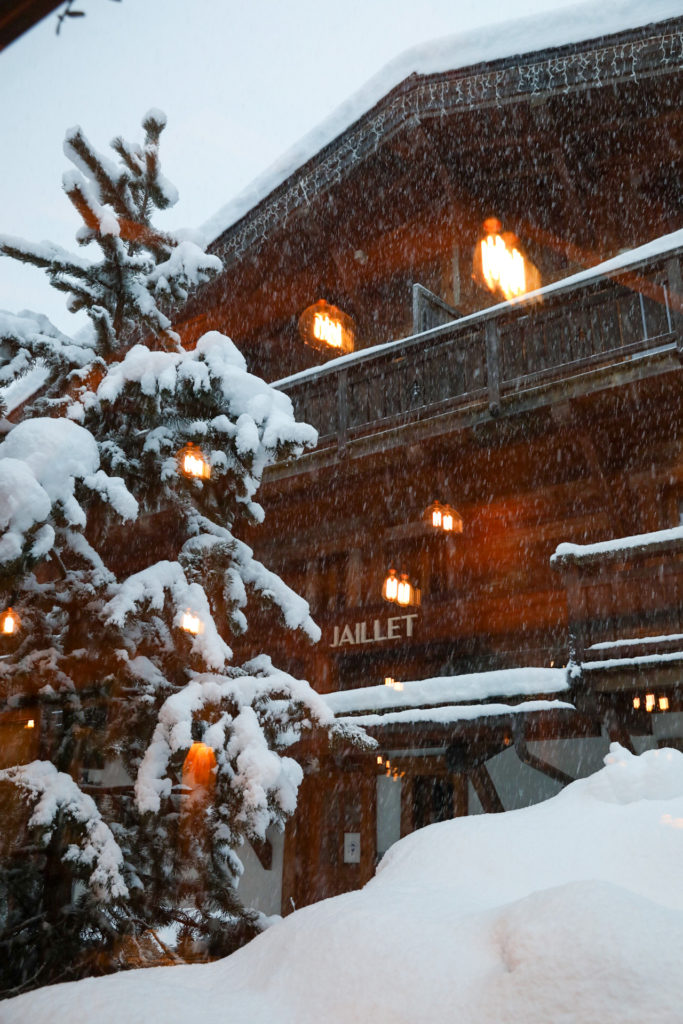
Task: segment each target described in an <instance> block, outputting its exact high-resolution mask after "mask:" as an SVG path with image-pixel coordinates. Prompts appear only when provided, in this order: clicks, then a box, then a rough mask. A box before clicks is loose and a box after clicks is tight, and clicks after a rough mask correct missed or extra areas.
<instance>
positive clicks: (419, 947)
mask: <svg viewBox="0 0 683 1024" xmlns="http://www.w3.org/2000/svg"><path fill="white" fill-rule="evenodd" d="M606 760H607V764H606V767H605V768H604V769H602V771H600V772H598V773H597V774H596V775H593V776H591V777H590V778H588V779H583V780H580V781H578V782H575V783H573V784H572V785H571V786H569V787H568V788H567V789H566V790H564V791H563V792H562V793H560V794H559V795H558V796H556V797H554V798H553V799H552V800H549V801H547V802H546V803H544V804H538V805H536V806H535V807H530V808H528V809H525V810H520V811H511V812H507V813H505V814H498V815H482V816H477V817H471V818H460V819H457V820H455V821H450V822H444V823H442V824H439V825H432V826H431V827H429V828H426V829H422V830H421V831H419V832H416V833H414V834H413V835H411V836H408V837H407V838H406V839H404V840H402V841H401V842H399V843H397V844H396V845H395V846H394V847H393V848H392V849H391V850H390V852H389V853H388V854H387V855H386V857H385V858H384V860H383V861H382V863H381V865H380V869H379V871H378V873H377V876H376V877H375V878H374V879H373V880H372V881H371V882H370V883H369V885H367V886H366V887H365V889H363V890H362V891H360V892H352V893H347V894H346V895H344V896H338V897H336V898H335V899H330V900H326V901H324V902H323V903H318V904H316V905H315V906H312V907H308V908H306V909H304V910H300V911H298V912H297V913H295V914H293V915H291V916H290V917H288V918H287V919H286V920H284V921H282V922H281V923H277V924H276V925H274V926H273V927H272V928H270V929H269V930H268V931H267V932H266V933H265V934H264V935H262V936H260V937H259V938H257V939H256V940H255V941H254V942H252V943H251V944H250V945H248V946H247V947H245V948H244V949H242V950H240V951H239V952H238V953H236V954H234V955H233V956H231V957H228V958H227V959H225V960H222V961H219V962H217V963H213V964H208V965H201V966H193V967H174V968H158V969H156V970H147V971H134V972H129V973H126V974H119V975H115V976H112V977H108V978H102V979H93V980H87V981H83V982H78V983H75V984H68V985H61V986H57V987H51V988H45V989H41V990H38V991H37V992H34V993H30V994H28V995H25V996H21V997H19V998H17V999H14V1000H11V1001H8V1002H5V1003H3V1004H2V1006H1V1007H0V1018H2V1020H3V1022H4V1024H26V1022H27V1021H30V1022H31V1024H43V1022H45V1024H48V1022H50V1024H53V1022H62V1021H67V1020H68V1021H76V1022H78V1024H88V1022H90V1021H92V1022H97V1024H109V1022H114V1021H116V1022H126V1024H136V1022H145V1024H149V1022H150V1021H164V1024H174V1022H181V1021H182V1022H183V1024H185V1022H187V1021H188V1020H190V1021H192V1020H196V1019H201V1021H202V1024H213V1022H219V1021H220V1022H221V1024H223V1022H226V1021H229V1022H230V1024H266V1022H267V1024H314V1022H315V1024H322V1022H324V1024H360V1022H366V1021H368V1022H370V1021H371V1022H373V1024H427V1022H429V1024H432V1022H442V1021H443V1022H446V1021H449V1022H452V1021H457V1022H458V1024H501V1022H505V1024H636V1022H637V1024H680V1022H681V1020H683V970H681V962H682V957H683V754H681V753H680V752H678V751H675V750H658V751H649V752H647V753H645V754H643V755H641V756H640V757H634V756H633V755H631V754H629V753H628V752H627V751H625V750H623V748H621V747H618V746H617V745H613V747H612V749H611V752H610V755H608V757H607V759H606Z"/></svg>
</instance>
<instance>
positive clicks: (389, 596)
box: [382, 569, 398, 601]
mask: <svg viewBox="0 0 683 1024" xmlns="http://www.w3.org/2000/svg"><path fill="white" fill-rule="evenodd" d="M382 597H383V598H384V600H385V601H395V600H396V598H397V597H398V580H397V579H396V570H395V569H390V570H389V575H388V576H387V578H386V579H385V581H384V585H383V586H382Z"/></svg>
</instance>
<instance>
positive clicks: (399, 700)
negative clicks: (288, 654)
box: [323, 666, 569, 717]
mask: <svg viewBox="0 0 683 1024" xmlns="http://www.w3.org/2000/svg"><path fill="white" fill-rule="evenodd" d="M402 685H403V689H402V690H395V689H394V688H393V687H392V686H365V687H361V688H360V689H356V690H339V691H338V692H336V693H326V694H324V697H323V699H324V700H325V702H326V704H327V705H328V707H329V708H330V709H331V710H332V711H333V712H334V713H335V714H336V715H339V714H350V713H354V712H362V711H386V710H391V709H404V708H411V709H415V708H424V707H427V706H429V705H439V704H440V705H443V704H459V703H460V704H463V703H464V702H466V701H483V700H488V699H489V698H490V697H521V696H529V695H531V694H534V695H535V694H540V693H561V692H562V691H564V690H567V689H568V687H569V684H568V681H567V673H566V671H565V669H563V668H538V667H535V666H532V667H529V668H505V669H498V670H496V671H493V672H471V673H467V674H466V675H459V676H436V677H433V678H430V679H415V680H413V681H411V682H405V683H403V684H402ZM489 706H499V705H489ZM456 710H458V711H467V708H464V707H461V708H458V709H456ZM463 717H466V715H463Z"/></svg>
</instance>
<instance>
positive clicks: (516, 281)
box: [475, 217, 541, 299]
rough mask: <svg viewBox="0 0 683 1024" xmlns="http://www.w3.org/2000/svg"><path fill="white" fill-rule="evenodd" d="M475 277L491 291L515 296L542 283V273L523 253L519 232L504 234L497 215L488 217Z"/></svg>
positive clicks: (479, 250) (512, 297)
mask: <svg viewBox="0 0 683 1024" xmlns="http://www.w3.org/2000/svg"><path fill="white" fill-rule="evenodd" d="M475 277H478V278H479V279H480V281H481V283H482V284H484V285H486V287H487V288H488V289H489V291H491V292H501V293H502V294H503V296H504V297H505V298H506V299H515V298H517V297H518V296H519V295H524V293H525V292H529V291H533V290H534V289H536V288H538V287H540V283H541V281H540V275H539V273H538V270H537V269H536V267H535V266H534V265H533V263H532V262H531V261H530V260H528V259H526V257H525V256H523V255H522V252H521V251H520V248H519V242H518V240H517V236H516V235H514V234H512V232H509V231H506V232H504V233H502V234H501V223H500V221H499V220H498V219H497V217H488V218H487V219H486V220H485V221H484V237H483V238H482V239H480V240H479V242H478V243H477V248H476V252H475Z"/></svg>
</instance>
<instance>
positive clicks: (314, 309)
mask: <svg viewBox="0 0 683 1024" xmlns="http://www.w3.org/2000/svg"><path fill="white" fill-rule="evenodd" d="M299 333H300V335H301V337H302V338H303V339H304V341H305V342H306V344H307V345H310V346H311V348H315V349H318V351H321V352H327V353H328V354H329V353H333V354H334V355H340V356H341V355H344V354H346V353H347V352H353V347H354V341H355V334H356V328H355V324H354V322H353V320H352V319H351V317H350V316H349V315H348V314H347V313H344V312H342V310H341V309H337V307H336V306H331V305H330V304H329V302H325V300H324V299H320V300H319V301H318V302H314V303H313V305H312V306H309V307H308V308H307V309H305V310H304V311H303V313H302V314H301V316H300V317H299Z"/></svg>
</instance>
